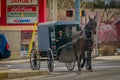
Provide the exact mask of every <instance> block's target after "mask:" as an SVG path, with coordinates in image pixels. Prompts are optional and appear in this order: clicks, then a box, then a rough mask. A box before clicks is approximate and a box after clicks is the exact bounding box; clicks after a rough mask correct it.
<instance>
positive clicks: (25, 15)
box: [7, 6, 38, 24]
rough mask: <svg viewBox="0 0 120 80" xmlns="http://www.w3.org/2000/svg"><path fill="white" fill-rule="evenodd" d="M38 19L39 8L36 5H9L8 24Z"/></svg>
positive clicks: (30, 21)
mask: <svg viewBox="0 0 120 80" xmlns="http://www.w3.org/2000/svg"><path fill="white" fill-rule="evenodd" d="M37 20H38V10H37V7H36V6H8V7H7V23H8V24H28V23H34V22H35V21H37Z"/></svg>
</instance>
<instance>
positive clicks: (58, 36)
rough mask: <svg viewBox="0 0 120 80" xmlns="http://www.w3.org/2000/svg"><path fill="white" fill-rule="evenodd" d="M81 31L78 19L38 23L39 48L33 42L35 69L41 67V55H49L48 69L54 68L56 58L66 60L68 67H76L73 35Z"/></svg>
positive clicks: (33, 63) (33, 67)
mask: <svg viewBox="0 0 120 80" xmlns="http://www.w3.org/2000/svg"><path fill="white" fill-rule="evenodd" d="M78 31H79V23H78V22H76V21H57V22H45V23H40V24H38V50H37V49H36V47H35V43H33V47H32V50H31V53H30V65H31V68H32V69H33V70H37V69H38V70H39V69H40V57H47V64H48V69H49V71H50V72H52V71H53V70H54V60H58V61H60V62H64V63H65V65H66V67H67V69H68V70H69V71H72V70H73V69H74V67H75V61H76V59H75V55H74V51H73V48H72V44H71V43H72V41H73V35H74V34H76V33H77V32H78Z"/></svg>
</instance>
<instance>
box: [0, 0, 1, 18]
mask: <svg viewBox="0 0 120 80" xmlns="http://www.w3.org/2000/svg"><path fill="white" fill-rule="evenodd" d="M0 17H1V0H0Z"/></svg>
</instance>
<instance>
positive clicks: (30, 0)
mask: <svg viewBox="0 0 120 80" xmlns="http://www.w3.org/2000/svg"><path fill="white" fill-rule="evenodd" d="M37 1H38V0H7V6H9V5H37Z"/></svg>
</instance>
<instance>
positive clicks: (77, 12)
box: [75, 0, 80, 25]
mask: <svg viewBox="0 0 120 80" xmlns="http://www.w3.org/2000/svg"><path fill="white" fill-rule="evenodd" d="M75 20H76V21H78V22H79V25H80V0H75Z"/></svg>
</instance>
